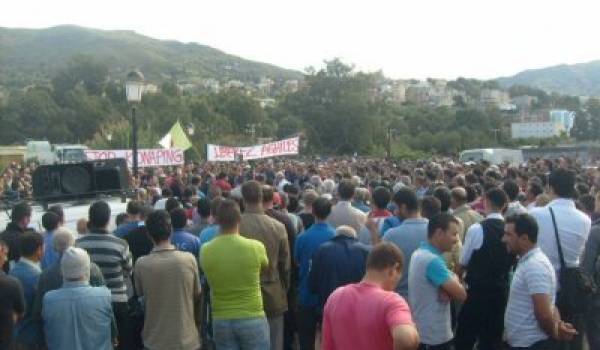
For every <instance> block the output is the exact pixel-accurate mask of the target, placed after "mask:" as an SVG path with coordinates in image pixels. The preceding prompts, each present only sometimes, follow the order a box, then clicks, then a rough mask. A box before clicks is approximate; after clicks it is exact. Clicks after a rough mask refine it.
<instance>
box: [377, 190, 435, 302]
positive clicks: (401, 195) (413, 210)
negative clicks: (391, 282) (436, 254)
mask: <svg viewBox="0 0 600 350" xmlns="http://www.w3.org/2000/svg"><path fill="white" fill-rule="evenodd" d="M394 202H395V203H396V205H397V206H398V209H397V210H398V213H399V216H400V217H401V218H402V224H400V226H398V227H394V228H392V229H390V230H388V231H387V232H386V233H385V235H384V236H383V240H384V241H386V242H391V243H393V244H395V245H396V246H397V247H398V248H400V250H401V251H402V254H403V255H404V258H405V259H406V262H407V263H406V264H402V269H403V270H402V276H401V279H400V283H399V284H398V286H397V287H396V291H397V292H398V293H400V295H402V296H403V297H404V298H408V269H409V266H410V258H411V257H412V254H413V252H414V251H415V250H417V248H419V246H420V245H421V243H422V242H425V241H426V240H427V223H428V222H429V221H428V220H427V219H424V218H422V217H421V214H420V212H419V200H418V199H417V194H416V193H415V191H414V190H412V189H410V188H408V187H405V188H401V189H400V190H398V192H396V194H395V195H394Z"/></svg>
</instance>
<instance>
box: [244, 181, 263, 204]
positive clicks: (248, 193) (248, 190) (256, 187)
mask: <svg viewBox="0 0 600 350" xmlns="http://www.w3.org/2000/svg"><path fill="white" fill-rule="evenodd" d="M242 197H243V198H244V202H246V203H247V204H259V203H262V197H263V189H262V185H261V184H260V182H258V181H254V180H253V181H248V182H246V183H245V184H243V185H242Z"/></svg>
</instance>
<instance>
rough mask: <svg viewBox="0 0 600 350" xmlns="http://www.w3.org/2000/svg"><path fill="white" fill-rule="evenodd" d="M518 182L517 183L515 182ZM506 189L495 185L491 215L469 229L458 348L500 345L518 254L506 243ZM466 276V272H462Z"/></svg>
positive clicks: (490, 196)
mask: <svg viewBox="0 0 600 350" xmlns="http://www.w3.org/2000/svg"><path fill="white" fill-rule="evenodd" d="M515 185H516V183H515ZM507 204H508V197H507V195H506V193H505V192H504V191H503V190H501V189H500V188H492V189H490V190H488V191H487V192H486V193H485V208H486V212H487V217H486V219H485V220H483V221H482V222H481V223H479V224H474V225H473V226H471V228H469V230H468V231H467V235H466V238H465V245H464V249H463V254H462V256H461V259H460V266H459V276H460V275H461V273H462V271H466V277H465V282H466V283H467V285H468V290H467V300H466V302H465V303H464V305H463V306H462V309H461V311H460V314H459V316H458V328H457V330H456V339H455V343H456V349H457V350H462V349H469V350H471V349H473V346H474V345H475V343H476V342H477V343H478V344H479V345H478V346H479V347H480V348H481V349H500V348H501V346H502V332H503V318H502V317H503V315H504V310H505V308H506V302H507V300H508V289H509V281H508V279H509V272H510V270H511V268H512V266H513V265H514V263H515V257H514V255H513V254H510V253H509V252H508V251H507V250H506V246H505V244H504V243H502V236H503V235H504V218H503V217H502V214H501V213H502V212H503V211H504V210H505V208H506V206H507ZM461 277H462V276H461Z"/></svg>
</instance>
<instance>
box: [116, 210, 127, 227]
mask: <svg viewBox="0 0 600 350" xmlns="http://www.w3.org/2000/svg"><path fill="white" fill-rule="evenodd" d="M125 220H127V213H120V214H118V215H117V217H116V218H115V224H116V225H117V227H119V226H121V225H123V224H124V223H125Z"/></svg>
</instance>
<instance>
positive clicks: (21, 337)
mask: <svg viewBox="0 0 600 350" xmlns="http://www.w3.org/2000/svg"><path fill="white" fill-rule="evenodd" d="M19 246H20V248H21V249H20V250H21V257H20V258H19V261H17V262H16V263H15V264H14V265H13V267H12V268H11V269H10V275H11V276H13V277H14V278H16V279H18V280H19V282H21V285H22V286H23V293H24V295H25V303H26V304H25V305H26V309H25V316H24V317H23V319H22V320H21V321H19V323H17V329H16V334H17V343H18V344H19V345H20V346H21V347H23V348H25V349H35V348H36V347H37V346H39V345H40V341H41V339H40V336H41V334H40V333H41V328H40V324H39V323H36V322H35V320H34V319H33V317H32V308H33V300H34V298H35V294H36V292H37V285H38V279H39V277H40V274H41V273H42V268H41V266H40V261H41V260H42V257H43V255H44V238H43V237H42V236H41V235H40V234H39V233H37V232H25V233H23V234H22V235H21V236H20V237H19Z"/></svg>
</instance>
